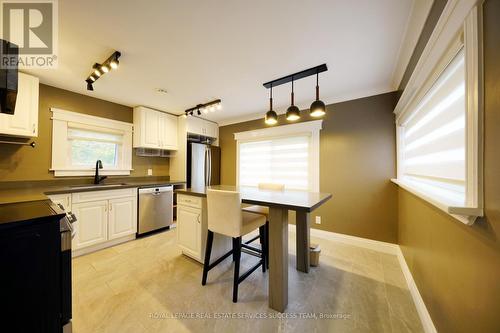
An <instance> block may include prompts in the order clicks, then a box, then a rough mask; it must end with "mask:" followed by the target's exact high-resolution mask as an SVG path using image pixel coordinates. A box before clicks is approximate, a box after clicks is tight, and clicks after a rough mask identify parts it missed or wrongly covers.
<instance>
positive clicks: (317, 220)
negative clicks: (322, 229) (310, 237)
mask: <svg viewBox="0 0 500 333" xmlns="http://www.w3.org/2000/svg"><path fill="white" fill-rule="evenodd" d="M316 224H321V216H316Z"/></svg>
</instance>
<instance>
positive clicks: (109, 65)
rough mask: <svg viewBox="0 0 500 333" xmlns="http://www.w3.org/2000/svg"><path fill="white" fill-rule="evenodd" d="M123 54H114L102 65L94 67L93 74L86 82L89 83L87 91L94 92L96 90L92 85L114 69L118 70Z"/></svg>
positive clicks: (116, 52)
mask: <svg viewBox="0 0 500 333" xmlns="http://www.w3.org/2000/svg"><path fill="white" fill-rule="evenodd" d="M120 56H121V53H120V52H118V51H115V52H113V54H112V55H111V56H110V57H109V58H108V59H106V61H104V62H103V63H102V64H98V63H95V64H94V66H92V74H90V75H89V76H88V77H87V79H86V80H85V82H87V90H90V91H93V90H94V88H93V86H92V84H93V83H94V82H95V81H97V79H99V78H100V77H101V76H102V75H103V74H105V73H108V72H109V71H110V70H112V69H117V68H118V65H119V63H120V62H119V61H118V58H120Z"/></svg>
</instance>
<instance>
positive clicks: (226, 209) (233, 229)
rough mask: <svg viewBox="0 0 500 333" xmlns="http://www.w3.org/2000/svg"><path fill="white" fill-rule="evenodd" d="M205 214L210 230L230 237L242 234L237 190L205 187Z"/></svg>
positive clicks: (239, 201)
mask: <svg viewBox="0 0 500 333" xmlns="http://www.w3.org/2000/svg"><path fill="white" fill-rule="evenodd" d="M207 215H208V229H209V230H210V231H213V232H215V233H218V234H222V235H226V236H230V237H239V236H242V235H241V232H242V212H241V195H240V193H239V192H236V191H223V190H211V189H207Z"/></svg>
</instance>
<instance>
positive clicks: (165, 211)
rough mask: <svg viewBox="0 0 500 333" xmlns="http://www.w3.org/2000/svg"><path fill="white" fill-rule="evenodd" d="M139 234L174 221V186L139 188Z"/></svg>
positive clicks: (160, 227)
mask: <svg viewBox="0 0 500 333" xmlns="http://www.w3.org/2000/svg"><path fill="white" fill-rule="evenodd" d="M138 205H139V209H138V215H139V218H138V227H137V235H142V234H145V233H148V232H151V231H155V230H158V229H164V228H167V227H169V226H170V225H171V224H172V223H173V215H174V212H173V207H174V191H173V186H162V187H149V188H139V200H138Z"/></svg>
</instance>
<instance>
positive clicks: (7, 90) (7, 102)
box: [0, 39, 19, 114]
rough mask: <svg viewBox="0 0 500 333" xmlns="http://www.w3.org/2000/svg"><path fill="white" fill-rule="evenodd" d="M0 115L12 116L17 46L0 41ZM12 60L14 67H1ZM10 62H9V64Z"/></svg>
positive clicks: (14, 103) (14, 104) (15, 84)
mask: <svg viewBox="0 0 500 333" xmlns="http://www.w3.org/2000/svg"><path fill="white" fill-rule="evenodd" d="M0 41H1V45H0V47H1V49H0V61H1V63H0V113H6V114H14V110H15V108H16V99H17V80H18V75H17V59H18V54H19V49H18V47H17V45H15V44H12V43H10V42H8V41H5V40H3V39H0ZM12 58H14V59H15V61H14V63H15V64H16V65H15V66H3V64H5V63H6V60H8V59H12ZM10 63H11V62H9V64H10Z"/></svg>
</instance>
